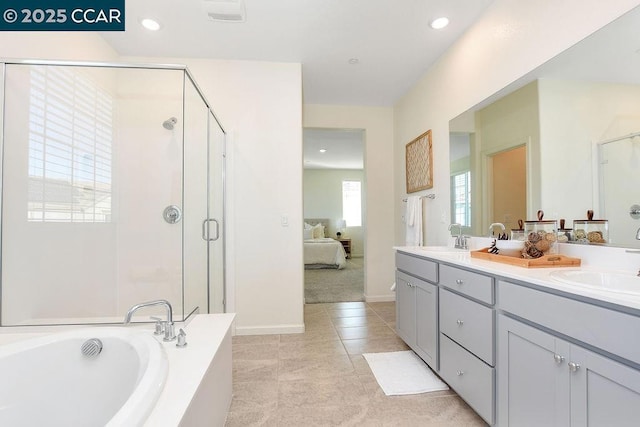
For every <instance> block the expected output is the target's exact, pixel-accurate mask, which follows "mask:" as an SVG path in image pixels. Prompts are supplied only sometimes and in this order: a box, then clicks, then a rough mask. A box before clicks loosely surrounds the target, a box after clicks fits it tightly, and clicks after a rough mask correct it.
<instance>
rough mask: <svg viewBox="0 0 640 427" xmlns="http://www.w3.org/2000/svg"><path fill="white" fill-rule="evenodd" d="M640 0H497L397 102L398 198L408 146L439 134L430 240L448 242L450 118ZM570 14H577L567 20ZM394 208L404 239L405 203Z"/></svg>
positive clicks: (429, 205) (428, 206)
mask: <svg viewBox="0 0 640 427" xmlns="http://www.w3.org/2000/svg"><path fill="white" fill-rule="evenodd" d="M638 4H640V2H639V1H637V0H617V1H615V2H607V3H606V4H605V3H603V2H601V1H598V0H587V1H583V0H565V1H562V2H557V1H552V0H541V1H536V2H524V1H518V2H514V1H512V0H495V1H494V2H493V3H492V4H491V5H490V6H489V8H488V9H487V10H486V12H485V13H484V14H483V15H482V16H481V17H480V18H479V19H478V21H476V23H475V24H474V25H473V26H472V27H471V28H470V29H469V30H468V31H467V32H466V33H465V34H464V35H463V36H462V37H461V38H460V39H459V40H458V41H457V42H456V43H455V44H454V45H453V46H452V47H451V48H450V49H449V50H448V51H447V52H446V53H445V54H444V55H443V56H442V57H441V58H440V60H439V61H438V62H437V63H436V64H435V65H434V66H433V67H432V68H431V69H430V70H429V71H428V72H427V73H426V74H425V75H424V76H423V77H422V78H421V79H420V81H419V82H418V83H417V84H416V85H415V86H414V87H413V88H412V89H411V90H410V91H409V92H408V93H407V94H406V95H405V96H404V97H403V98H402V99H400V100H399V101H398V102H397V103H396V105H395V106H394V118H395V120H394V129H395V136H394V141H395V142H394V147H395V152H394V181H395V184H394V189H395V198H396V199H399V198H401V197H403V195H404V194H405V188H404V183H405V165H404V161H405V160H404V147H405V144H407V143H408V142H409V141H411V140H412V139H413V138H415V137H416V136H418V135H420V134H421V133H423V132H424V131H426V130H427V129H432V132H433V156H434V188H433V189H432V191H431V190H430V191H429V192H434V193H435V194H436V199H435V200H428V201H427V202H426V203H425V206H426V217H427V227H426V233H425V234H426V241H427V244H446V242H447V235H448V231H447V226H448V223H449V217H450V214H449V166H448V165H449V144H448V140H449V120H451V119H452V118H454V117H456V116H457V115H459V114H461V113H462V112H463V111H466V110H467V109H469V108H470V107H472V106H474V105H475V104H477V103H479V102H480V101H482V100H483V99H485V98H487V97H488V96H490V95H492V94H493V93H495V92H497V91H498V90H500V89H502V88H503V87H504V86H507V85H508V84H510V83H512V82H513V81H515V80H517V79H518V78H520V77H521V76H523V75H524V74H526V73H528V72H529V71H531V70H533V69H534V68H536V67H537V66H539V65H541V64H542V63H544V62H545V61H547V60H548V59H550V58H552V57H554V56H555V55H557V54H558V53H560V52H562V51H563V50H565V49H566V48H568V47H570V46H572V45H573V44H575V43H577V42H578V41H580V40H582V39H583V38H585V37H586V36H588V35H589V34H591V33H593V32H594V31H596V30H597V29H599V28H601V27H602V26H604V25H606V24H607V23H609V22H611V21H612V20H613V19H615V18H617V17H618V16H620V15H621V14H623V13H624V12H627V11H628V10H630V9H631V8H633V7H634V6H637V5H638ZM567 17H570V19H567ZM394 206H395V221H394V224H395V241H396V243H398V244H401V242H402V240H403V238H404V234H403V224H402V222H401V217H402V207H401V205H400V204H394Z"/></svg>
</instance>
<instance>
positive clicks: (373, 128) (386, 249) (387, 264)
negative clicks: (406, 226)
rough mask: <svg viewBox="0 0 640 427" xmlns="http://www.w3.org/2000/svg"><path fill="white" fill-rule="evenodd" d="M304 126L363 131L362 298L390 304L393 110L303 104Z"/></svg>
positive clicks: (392, 264) (392, 266)
mask: <svg viewBox="0 0 640 427" xmlns="http://www.w3.org/2000/svg"><path fill="white" fill-rule="evenodd" d="M304 126H305V127H312V128H334V129H364V130H365V150H364V151H365V153H364V162H365V167H364V169H365V182H366V194H365V202H364V209H365V212H366V217H365V225H366V229H367V233H366V236H365V239H364V246H365V249H364V253H365V298H366V300H367V301H392V300H393V299H394V298H395V295H394V294H393V292H391V291H390V287H391V284H392V283H393V282H394V280H395V279H394V269H395V267H394V264H395V261H394V258H393V249H392V248H393V210H394V206H395V205H401V204H402V201H401V200H400V199H395V198H394V194H393V164H392V159H393V111H392V109H391V108H385V107H353V106H338V105H314V104H305V105H304Z"/></svg>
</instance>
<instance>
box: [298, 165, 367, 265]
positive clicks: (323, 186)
mask: <svg viewBox="0 0 640 427" xmlns="http://www.w3.org/2000/svg"><path fill="white" fill-rule="evenodd" d="M349 180H350V181H360V182H362V183H363V186H362V190H363V194H362V195H363V196H364V192H365V191H366V186H365V185H364V182H363V180H364V173H363V171H362V169H305V170H304V173H303V182H304V185H303V188H304V217H305V218H328V219H329V220H330V221H331V222H330V224H329V230H325V235H326V236H327V237H333V238H335V237H336V221H337V220H339V219H341V218H342V181H349ZM363 208H364V206H363ZM366 214H367V212H366V210H365V209H362V216H363V218H364V217H366ZM363 225H365V224H363ZM365 229H366V225H365V226H360V227H353V226H349V224H347V228H346V229H345V230H344V231H343V232H342V237H343V238H348V239H351V255H352V256H356V257H361V256H363V255H364V230H365Z"/></svg>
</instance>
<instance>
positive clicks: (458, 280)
mask: <svg viewBox="0 0 640 427" xmlns="http://www.w3.org/2000/svg"><path fill="white" fill-rule="evenodd" d="M463 283H464V282H463V281H462V279H456V285H462V284H463Z"/></svg>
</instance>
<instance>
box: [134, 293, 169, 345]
mask: <svg viewBox="0 0 640 427" xmlns="http://www.w3.org/2000/svg"><path fill="white" fill-rule="evenodd" d="M156 305H163V306H164V307H165V308H166V310H167V320H166V321H165V322H160V323H161V325H162V330H163V331H164V341H173V340H175V339H176V332H175V327H174V325H173V309H172V308H171V304H170V303H169V301H167V300H164V299H159V300H156V301H148V302H141V303H140V304H136V305H134V306H133V307H131V308H130V309H129V311H127V315H126V316H124V324H125V325H128V324H129V323H131V318H132V317H133V313H135V312H136V311H138V310H139V309H141V308H144V307H154V306H156Z"/></svg>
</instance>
